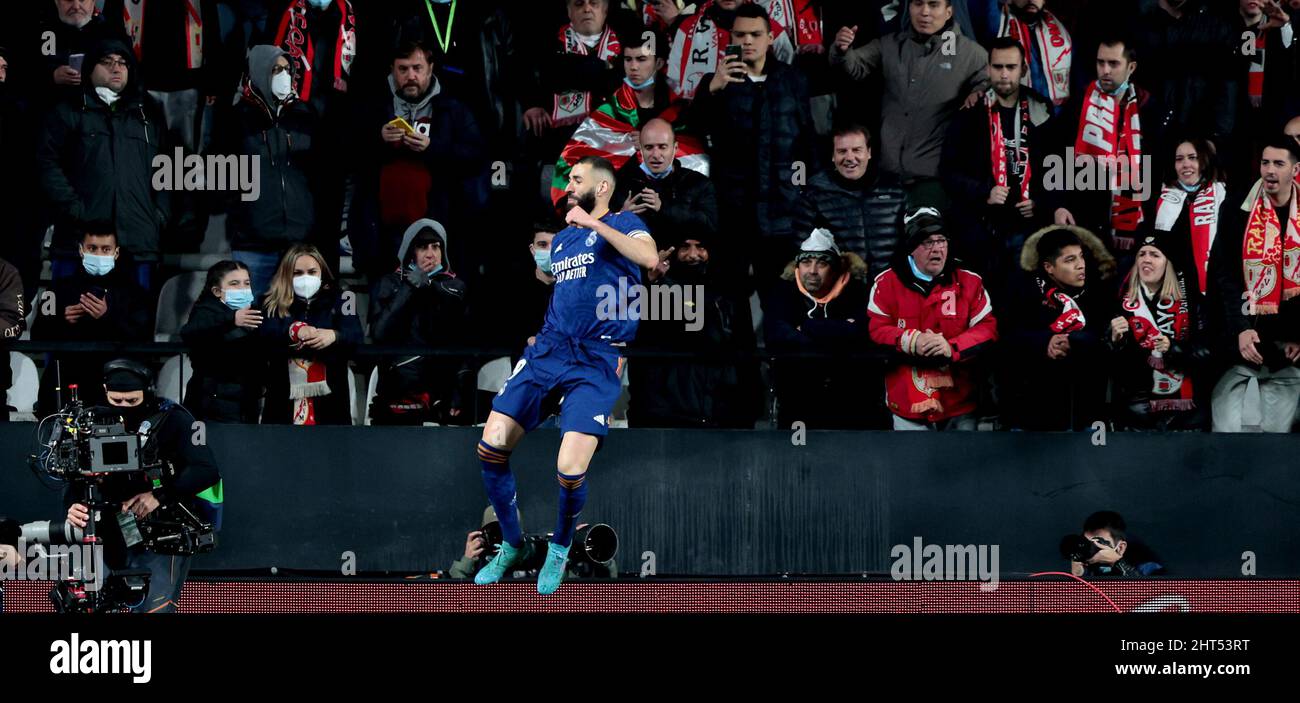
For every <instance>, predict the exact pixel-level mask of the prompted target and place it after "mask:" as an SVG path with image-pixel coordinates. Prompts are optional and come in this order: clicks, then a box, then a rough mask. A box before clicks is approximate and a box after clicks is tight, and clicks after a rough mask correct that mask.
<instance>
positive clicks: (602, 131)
mask: <svg viewBox="0 0 1300 703" xmlns="http://www.w3.org/2000/svg"><path fill="white" fill-rule="evenodd" d="M685 107H686V103H684V102H674V103H673V104H672V105H669V106H668V107H667V108H666V109H665V110H664V111H663V112H661V113H659V115H658V117H659V118H661V119H664V120H667V121H668V122H670V123H673V124H674V131H677V132H678V133H677V154H676V158H677V159H679V160H680V161H681V165H682V166H684V167H685V168H689V169H691V170H692V171H697V172H699V173H701V174H703V175H705V176H707V175H709V157H708V156H707V155H705V153H704V144H703V143H701V142H700V140H699V139H697V138H695V137H692V136H690V135H687V134H682V133H681V132H680V129H681V125H680V124H678V122H679V121H680V119H681V112H682V110H683V109H684V108H685ZM645 122H646V120H644V119H643V118H642V117H641V114H640V109H639V107H638V106H637V101H636V91H635V90H633V89H632V88H631V87H630V86H628V84H627V83H624V84H622V85H621V86H619V88H618V90H617V91H616V92H615V93H614V95H613V97H612V98H611V99H610V100H608V101H606V102H605V103H604V104H603V105H601V106H600V107H598V108H596V110H595V111H594V112H592V113H591V114H590V115H589V116H588V117H587V119H585V120H583V121H582V124H581V125H579V126H578V129H577V131H575V132H574V133H573V136H572V137H571V138H570V139H569V143H568V144H566V145H565V147H564V150H563V151H561V152H560V158H559V159H558V160H557V161H556V162H555V176H554V177H552V178H551V202H553V203H555V204H556V205H559V204H560V203H561V202H563V201H564V189H565V188H566V187H567V186H568V185H569V172H570V171H572V170H573V165H574V164H576V163H578V160H579V159H581V158H583V157H584V156H601V157H604V158H605V159H608V160H609V162H610V163H611V164H613V166H614V170H616V171H617V170H618V169H620V168H622V167H623V164H625V163H627V161H628V159H631V158H636V157H637V148H636V142H635V141H634V139H633V137H634V136H635V135H636V133H637V130H639V129H640V128H641V125H642V124H644V123H645ZM620 204H621V203H620Z"/></svg>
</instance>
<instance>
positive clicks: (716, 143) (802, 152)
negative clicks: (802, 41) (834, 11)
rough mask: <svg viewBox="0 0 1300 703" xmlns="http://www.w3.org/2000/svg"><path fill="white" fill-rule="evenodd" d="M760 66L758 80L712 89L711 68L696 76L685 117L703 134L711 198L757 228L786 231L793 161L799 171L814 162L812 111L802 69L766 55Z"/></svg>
mask: <svg viewBox="0 0 1300 703" xmlns="http://www.w3.org/2000/svg"><path fill="white" fill-rule="evenodd" d="M766 70H767V79H766V80H765V81H763V82H761V83H759V82H755V81H752V80H745V82H743V83H733V84H730V85H728V86H727V87H726V88H724V89H723V90H721V91H719V92H718V93H716V94H714V93H710V92H709V89H708V84H709V82H710V81H712V80H713V74H712V73H710V74H708V75H706V76H704V77H703V78H701V79H700V90H699V91H698V92H697V93H696V94H695V101H694V103H693V104H692V116H691V124H693V125H698V126H699V127H700V128H702V129H703V130H704V131H705V132H706V133H707V134H708V136H709V140H710V148H709V154H710V155H711V156H712V157H713V159H712V163H711V169H712V172H711V173H712V177H713V183H714V186H716V187H717V193H718V202H719V203H720V204H721V207H722V209H723V211H724V212H735V213H736V215H737V217H736V218H735V219H733V221H732V222H736V221H737V220H738V221H739V222H738V223H736V224H744V225H745V226H754V227H755V228H756V232H757V234H758V235H760V236H764V237H787V238H788V237H790V236H791V235H792V230H791V227H792V219H793V216H794V211H795V203H796V202H797V201H798V199H799V187H798V186H797V185H795V184H796V182H797V181H798V179H797V178H795V177H794V176H796V175H798V171H799V168H798V166H797V164H803V169H802V172H803V173H805V174H808V173H814V172H816V170H817V163H818V160H817V158H816V152H815V150H814V149H813V139H814V132H813V125H812V111H811V108H810V107H809V103H808V100H809V95H808V81H807V79H805V78H804V77H803V74H801V73H800V72H799V71H798V70H797V69H795V68H792V67H790V66H787V65H785V64H783V63H781V62H780V61H777V60H776V59H774V58H772V57H771V56H769V57H768V59H767V63H766ZM725 219H727V218H726V217H724V220H725ZM736 224H733V223H727V224H726V226H728V227H732V226H736ZM748 234H749V233H748V232H737V233H733V234H732V236H745V235H748Z"/></svg>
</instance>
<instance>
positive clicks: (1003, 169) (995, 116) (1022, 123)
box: [984, 88, 1033, 203]
mask: <svg viewBox="0 0 1300 703" xmlns="http://www.w3.org/2000/svg"><path fill="white" fill-rule="evenodd" d="M984 104H985V105H986V106H987V107H988V113H989V150H990V153H989V158H990V160H991V162H992V164H993V184H994V185H998V186H1002V187H1003V188H1006V187H1007V184H1008V183H1010V182H1011V175H1010V168H1011V165H1010V164H1009V163H1008V159H1007V149H1006V140H1005V136H1004V135H1003V133H1002V114H1001V110H999V109H998V99H997V95H996V94H995V93H994V92H993V89H992V88H989V91H988V93H986V94H985V95H984ZM1015 129H1016V131H1017V132H1018V139H1016V142H1015V151H1016V156H1015V159H1016V164H1017V165H1019V166H1021V167H1022V170H1023V173H1022V174H1021V176H1020V199H1019V200H1017V201H1015V202H1023V201H1025V200H1029V199H1030V198H1029V182H1030V180H1031V179H1032V178H1033V166H1032V162H1031V161H1030V159H1029V98H1027V97H1026V98H1021V99H1020V108H1019V110H1018V111H1017V112H1016V126H1015ZM1007 202H1008V203H1011V202H1012V201H1011V199H1009V198H1008V199H1007Z"/></svg>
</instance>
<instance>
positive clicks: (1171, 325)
mask: <svg viewBox="0 0 1300 703" xmlns="http://www.w3.org/2000/svg"><path fill="white" fill-rule="evenodd" d="M1130 275H1132V274H1130ZM1166 275H1168V274H1166ZM1179 283H1180V284H1181V283H1182V282H1181V281H1180V282H1179ZM1127 289H1128V282H1127V281H1125V285H1124V290H1127ZM1184 293H1186V291H1184ZM1120 308H1121V310H1122V312H1123V315H1124V317H1126V318H1128V323H1129V330H1130V332H1131V334H1132V335H1133V339H1134V340H1135V341H1136V342H1137V343H1138V346H1140V347H1142V348H1143V349H1146V350H1148V351H1150V352H1151V354H1150V355H1148V356H1147V364H1148V365H1149V366H1150V367H1151V394H1152V396H1154V397H1153V398H1152V399H1151V401H1150V406H1151V412H1169V411H1180V410H1191V409H1192V408H1195V407H1196V404H1195V403H1194V402H1193V400H1192V397H1193V396H1192V379H1190V378H1187V376H1186V375H1185V374H1183V373H1182V372H1180V371H1174V370H1173V369H1168V368H1165V360H1164V357H1163V355H1160V354H1158V353H1156V352H1155V347H1156V340H1155V338H1156V336H1157V335H1161V334H1163V335H1164V336H1166V337H1168V338H1169V341H1170V342H1175V341H1182V340H1186V339H1187V337H1188V334H1190V332H1191V315H1190V314H1188V305H1187V298H1186V296H1185V295H1184V297H1183V298H1182V299H1181V300H1162V301H1160V302H1159V303H1157V304H1156V311H1157V312H1156V313H1154V314H1153V312H1152V310H1151V306H1150V305H1148V304H1147V301H1146V298H1145V297H1144V296H1142V295H1141V294H1139V295H1138V296H1137V300H1129V299H1128V297H1127V296H1125V297H1124V299H1123V300H1122V301H1121V303H1120Z"/></svg>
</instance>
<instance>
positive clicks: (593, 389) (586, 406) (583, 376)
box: [492, 335, 623, 437]
mask: <svg viewBox="0 0 1300 703" xmlns="http://www.w3.org/2000/svg"><path fill="white" fill-rule="evenodd" d="M622 362H623V359H622V356H620V355H619V352H618V348H617V347H614V346H611V345H609V344H606V343H600V342H583V341H579V340H576V339H570V338H567V337H561V336H558V335H538V337H537V341H536V343H534V344H533V345H532V346H531V347H528V348H527V349H525V350H524V358H522V359H520V360H519V363H518V364H515V369H514V372H512V373H511V374H510V378H507V379H506V383H505V385H504V386H502V387H501V390H500V391H498V392H497V396H496V398H494V399H493V400H492V409H493V410H495V411H497V412H499V413H501V414H503V415H509V416H510V417H511V418H512V419H513V420H514V421H515V422H518V423H519V424H520V425H521V426H522V427H523V428H524V431H525V432H531V431H532V430H533V429H535V428H536V427H537V426H538V425H539V424H541V423H542V421H543V420H545V419H546V416H544V415H543V414H542V408H543V406H544V404H545V400H546V398H547V397H548V396H550V395H552V393H557V394H560V395H561V396H562V397H561V400H560V430H561V431H562V432H582V433H583V434H589V435H593V436H596V437H604V436H605V435H606V434H608V433H609V422H610V414H611V413H612V412H613V411H614V403H616V402H618V396H619V394H620V393H622V392H623V384H622V381H621V380H620V378H619V376H620V373H621V372H622V370H623V369H622V365H623V364H622Z"/></svg>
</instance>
